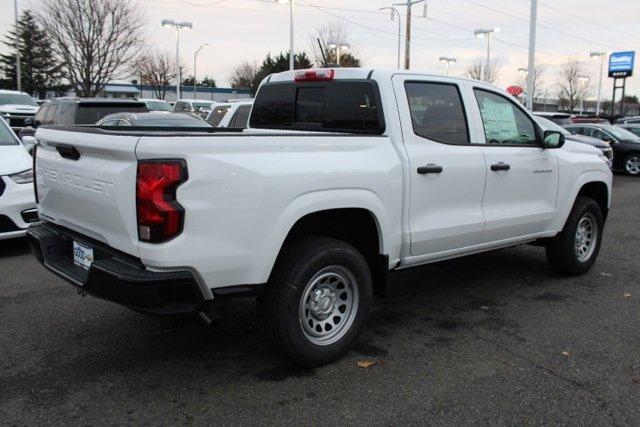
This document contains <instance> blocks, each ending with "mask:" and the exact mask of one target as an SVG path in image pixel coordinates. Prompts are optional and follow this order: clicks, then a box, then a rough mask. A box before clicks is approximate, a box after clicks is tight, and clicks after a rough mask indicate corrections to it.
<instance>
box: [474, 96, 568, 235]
mask: <svg viewBox="0 0 640 427" xmlns="http://www.w3.org/2000/svg"><path fill="white" fill-rule="evenodd" d="M473 94H474V96H475V98H476V100H477V103H478V106H479V109H480V116H481V117H482V124H483V126H484V136H485V144H484V146H482V148H481V150H482V151H483V153H484V157H485V161H486V168H487V184H486V190H485V195H484V199H483V201H482V210H483V212H484V215H485V218H486V225H485V231H484V233H483V236H482V242H483V243H488V242H498V241H502V240H507V239H513V238H519V237H523V236H529V235H532V234H536V233H540V232H543V231H547V230H548V227H549V226H550V224H551V222H552V221H553V219H554V218H555V210H556V198H557V194H558V159H557V157H556V155H555V150H546V149H544V148H542V144H541V135H536V134H537V132H536V126H535V124H534V121H533V119H532V118H531V117H529V115H527V114H526V113H525V112H524V111H522V109H521V108H520V107H519V106H518V105H517V104H516V103H515V102H514V101H513V100H511V99H509V98H507V96H505V95H502V94H499V93H496V92H492V91H489V90H485V89H479V88H475V89H474V90H473Z"/></svg>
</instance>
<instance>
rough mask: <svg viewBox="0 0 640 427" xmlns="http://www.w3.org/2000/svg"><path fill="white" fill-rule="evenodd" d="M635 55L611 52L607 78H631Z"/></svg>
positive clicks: (632, 53) (632, 52) (631, 52)
mask: <svg viewBox="0 0 640 427" xmlns="http://www.w3.org/2000/svg"><path fill="white" fill-rule="evenodd" d="M635 56H636V53H635V52H634V51H629V52H613V53H612V54H611V55H609V77H618V78H619V77H631V75H632V74H633V63H634V60H635Z"/></svg>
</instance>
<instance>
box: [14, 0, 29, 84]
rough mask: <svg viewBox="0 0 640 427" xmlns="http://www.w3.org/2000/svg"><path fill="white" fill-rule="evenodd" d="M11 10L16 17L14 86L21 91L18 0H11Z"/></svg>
mask: <svg viewBox="0 0 640 427" xmlns="http://www.w3.org/2000/svg"><path fill="white" fill-rule="evenodd" d="M13 11H14V14H15V19H16V86H17V89H18V90H19V91H21V90H22V62H21V60H20V23H19V22H18V0H14V1H13ZM30 95H31V94H30Z"/></svg>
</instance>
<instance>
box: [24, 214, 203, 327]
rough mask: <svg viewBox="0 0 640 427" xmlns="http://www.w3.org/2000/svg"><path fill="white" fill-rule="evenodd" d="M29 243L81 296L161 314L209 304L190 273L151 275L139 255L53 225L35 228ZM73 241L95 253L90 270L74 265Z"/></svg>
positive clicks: (194, 309) (194, 310) (182, 312)
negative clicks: (127, 252)
mask: <svg viewBox="0 0 640 427" xmlns="http://www.w3.org/2000/svg"><path fill="white" fill-rule="evenodd" d="M27 239H28V241H29V246H30V247H31V251H32V252H33V254H34V256H35V257H36V258H37V259H38V260H39V261H40V262H41V263H42V264H43V265H44V266H45V267H46V268H47V269H49V270H50V271H52V272H53V273H55V274H57V275H58V276H60V277H62V278H64V279H65V280H67V281H68V282H69V283H71V284H72V285H73V286H75V287H76V288H77V289H78V291H79V292H80V293H86V294H89V295H92V296H95V297H98V298H101V299H104V300H107V301H111V302H115V303H117V304H120V305H123V306H126V307H128V308H131V309H133V310H136V311H140V312H144V313H147V314H154V315H161V316H170V315H185V314H193V313H197V312H199V311H201V310H202V308H203V307H204V305H205V300H204V298H203V296H202V294H201V292H200V290H199V287H198V285H197V283H196V280H195V278H194V277H193V275H192V274H191V273H190V272H189V271H171V272H154V271H149V270H147V269H146V268H145V266H144V265H143V264H142V263H141V262H140V260H139V259H137V258H135V257H132V256H130V255H127V254H123V253H121V252H118V251H116V250H114V249H112V248H109V247H108V246H106V245H104V244H102V243H100V242H96V241H94V240H92V239H89V238H87V237H85V236H82V235H80V234H77V233H75V232H72V231H71V230H68V229H65V228H62V227H59V226H55V225H52V224H43V225H39V226H35V227H30V228H29V230H28V231H27ZM74 241H76V242H79V243H82V244H83V245H85V246H88V247H90V248H92V249H93V254H94V261H93V263H92V264H91V267H89V269H85V268H84V267H81V266H78V265H75V264H74V261H73V242H74Z"/></svg>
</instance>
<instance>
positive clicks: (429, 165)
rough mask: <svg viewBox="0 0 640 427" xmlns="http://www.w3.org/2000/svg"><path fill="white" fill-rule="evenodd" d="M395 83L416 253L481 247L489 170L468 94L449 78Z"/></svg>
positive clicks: (397, 79)
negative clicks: (477, 139) (470, 113)
mask: <svg viewBox="0 0 640 427" xmlns="http://www.w3.org/2000/svg"><path fill="white" fill-rule="evenodd" d="M393 83H394V90H395V94H396V98H397V103H398V106H399V112H400V118H401V119H400V121H401V126H402V134H403V138H404V147H405V149H406V151H407V154H408V157H409V163H410V168H409V175H410V191H409V198H410V200H409V228H410V237H411V255H413V256H421V255H432V254H438V253H443V252H446V251H450V250H455V249H460V248H464V247H468V246H472V245H474V244H477V243H478V241H479V239H480V237H481V235H482V231H483V227H484V215H483V213H482V194H483V191H484V184H485V177H486V167H485V162H484V157H483V154H482V151H481V148H479V147H478V146H474V145H472V142H474V141H472V138H475V136H474V135H475V132H472V131H470V128H469V125H468V123H469V120H468V117H467V113H466V112H465V108H464V104H465V97H466V95H464V93H465V91H464V90H463V88H462V87H461V86H460V83H459V81H456V80H452V79H448V78H435V77H434V78H427V77H424V76H410V75H409V76H407V75H397V76H395V77H394V79H393Z"/></svg>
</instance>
